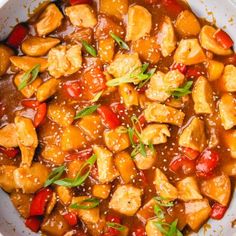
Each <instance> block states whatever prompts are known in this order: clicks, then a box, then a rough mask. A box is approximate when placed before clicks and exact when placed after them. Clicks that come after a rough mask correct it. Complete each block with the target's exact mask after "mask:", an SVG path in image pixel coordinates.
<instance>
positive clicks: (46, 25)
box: [35, 3, 63, 36]
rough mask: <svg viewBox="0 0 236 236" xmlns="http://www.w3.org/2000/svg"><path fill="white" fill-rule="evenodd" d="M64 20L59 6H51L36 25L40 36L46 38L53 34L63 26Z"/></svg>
mask: <svg viewBox="0 0 236 236" xmlns="http://www.w3.org/2000/svg"><path fill="white" fill-rule="evenodd" d="M62 19H63V15H62V13H61V12H60V10H59V9H58V8H57V6H56V5H55V4H54V3H52V4H49V5H48V6H47V7H46V9H45V10H44V11H43V12H42V14H41V15H40V16H39V18H38V19H37V22H36V24H35V28H36V31H37V33H38V35H39V36H45V35H47V34H49V33H51V32H52V31H54V30H55V29H57V28H58V27H59V26H60V25H61V23H62Z"/></svg>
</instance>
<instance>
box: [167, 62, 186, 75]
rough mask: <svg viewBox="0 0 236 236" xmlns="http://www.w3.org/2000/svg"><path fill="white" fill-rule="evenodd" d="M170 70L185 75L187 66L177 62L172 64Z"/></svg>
mask: <svg viewBox="0 0 236 236" xmlns="http://www.w3.org/2000/svg"><path fill="white" fill-rule="evenodd" d="M170 69H171V70H178V71H179V72H181V73H182V74H184V75H185V74H186V72H187V66H186V65H185V64H183V63H178V62H174V63H173V64H172V65H171V66H170Z"/></svg>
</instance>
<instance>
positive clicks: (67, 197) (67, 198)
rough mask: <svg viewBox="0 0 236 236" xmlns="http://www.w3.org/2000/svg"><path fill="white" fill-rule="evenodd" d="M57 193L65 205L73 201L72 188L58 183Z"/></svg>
mask: <svg viewBox="0 0 236 236" xmlns="http://www.w3.org/2000/svg"><path fill="white" fill-rule="evenodd" d="M56 193H57V196H58V198H59V200H60V202H61V203H62V204H63V205H65V206H68V205H69V204H70V203H71V200H72V192H71V190H70V188H68V187H65V186H59V185H57V186H56Z"/></svg>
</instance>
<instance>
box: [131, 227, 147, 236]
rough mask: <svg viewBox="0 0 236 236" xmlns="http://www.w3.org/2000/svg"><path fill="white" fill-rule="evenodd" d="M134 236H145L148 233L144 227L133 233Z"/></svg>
mask: <svg viewBox="0 0 236 236" xmlns="http://www.w3.org/2000/svg"><path fill="white" fill-rule="evenodd" d="M132 235H133V236H145V235H146V231H145V228H144V227H143V226H138V227H137V229H135V231H134V232H133V233H132Z"/></svg>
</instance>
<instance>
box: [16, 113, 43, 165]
mask: <svg viewBox="0 0 236 236" xmlns="http://www.w3.org/2000/svg"><path fill="white" fill-rule="evenodd" d="M15 125H16V133H17V138H18V145H19V147H20V150H21V166H22V167H23V166H27V167H30V166H31V163H32V160H33V157H34V153H35V149H36V147H37V146H38V137H37V133H36V130H35V127H34V125H33V122H32V121H31V120H30V119H28V118H25V117H22V116H16V117H15Z"/></svg>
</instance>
